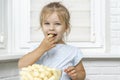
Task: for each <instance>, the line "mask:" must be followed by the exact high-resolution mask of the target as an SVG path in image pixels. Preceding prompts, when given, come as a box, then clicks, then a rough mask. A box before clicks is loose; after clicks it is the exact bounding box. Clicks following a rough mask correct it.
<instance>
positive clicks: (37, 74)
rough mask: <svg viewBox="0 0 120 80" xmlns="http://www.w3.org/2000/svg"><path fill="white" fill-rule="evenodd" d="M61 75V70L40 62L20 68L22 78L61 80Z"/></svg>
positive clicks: (23, 79)
mask: <svg viewBox="0 0 120 80" xmlns="http://www.w3.org/2000/svg"><path fill="white" fill-rule="evenodd" d="M60 76H61V71H60V70H56V69H54V68H49V67H47V66H43V65H39V64H33V65H32V66H28V67H24V68H22V69H21V70H20V77H21V80H59V79H60Z"/></svg>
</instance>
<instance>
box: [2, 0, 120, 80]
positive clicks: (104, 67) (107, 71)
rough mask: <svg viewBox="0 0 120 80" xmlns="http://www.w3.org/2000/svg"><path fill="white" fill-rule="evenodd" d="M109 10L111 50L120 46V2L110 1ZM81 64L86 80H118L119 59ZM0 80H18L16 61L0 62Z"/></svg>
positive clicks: (95, 59)
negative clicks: (83, 67)
mask: <svg viewBox="0 0 120 80" xmlns="http://www.w3.org/2000/svg"><path fill="white" fill-rule="evenodd" d="M106 1H109V0H106ZM108 7H109V6H108ZM109 10H110V13H109V12H107V18H109V19H108V22H107V23H108V27H110V38H111V40H110V41H111V42H110V43H111V44H109V45H111V47H110V49H112V48H115V47H119V46H120V28H119V27H120V0H110V9H109ZM109 10H108V11H109ZM118 41H119V42H118ZM113 52H114V50H113ZM116 52H117V51H116ZM116 52H115V53H116ZM108 54H109V53H108ZM83 64H84V66H85V70H86V73H87V76H86V80H120V59H117V58H109V59H108V58H84V59H83ZM0 80H19V79H18V69H17V60H12V61H9V60H8V61H0Z"/></svg>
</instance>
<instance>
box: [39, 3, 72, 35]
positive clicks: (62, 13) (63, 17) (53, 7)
mask: <svg viewBox="0 0 120 80" xmlns="http://www.w3.org/2000/svg"><path fill="white" fill-rule="evenodd" d="M53 12H56V13H57V15H58V17H59V19H60V21H61V22H62V24H63V25H64V26H65V27H66V30H67V31H66V35H68V34H69V33H70V14H69V11H68V10H67V8H66V7H65V6H63V5H62V4H60V2H51V3H49V4H47V5H46V6H44V7H43V9H42V11H41V15H40V25H41V26H42V25H43V22H44V21H45V19H46V18H47V17H48V16H49V15H51V14H52V13H53Z"/></svg>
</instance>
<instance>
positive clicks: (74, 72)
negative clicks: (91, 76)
mask: <svg viewBox="0 0 120 80" xmlns="http://www.w3.org/2000/svg"><path fill="white" fill-rule="evenodd" d="M65 72H66V73H67V74H68V75H69V76H70V77H71V79H72V80H84V79H85V76H86V72H85V69H84V67H83V64H82V61H80V62H79V63H78V65H76V66H75V67H74V66H70V67H68V68H67V69H65Z"/></svg>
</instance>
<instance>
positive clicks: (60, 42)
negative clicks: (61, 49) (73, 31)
mask: <svg viewBox="0 0 120 80" xmlns="http://www.w3.org/2000/svg"><path fill="white" fill-rule="evenodd" d="M57 44H65V42H64V41H63V40H61V41H59V42H58V43H57Z"/></svg>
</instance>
